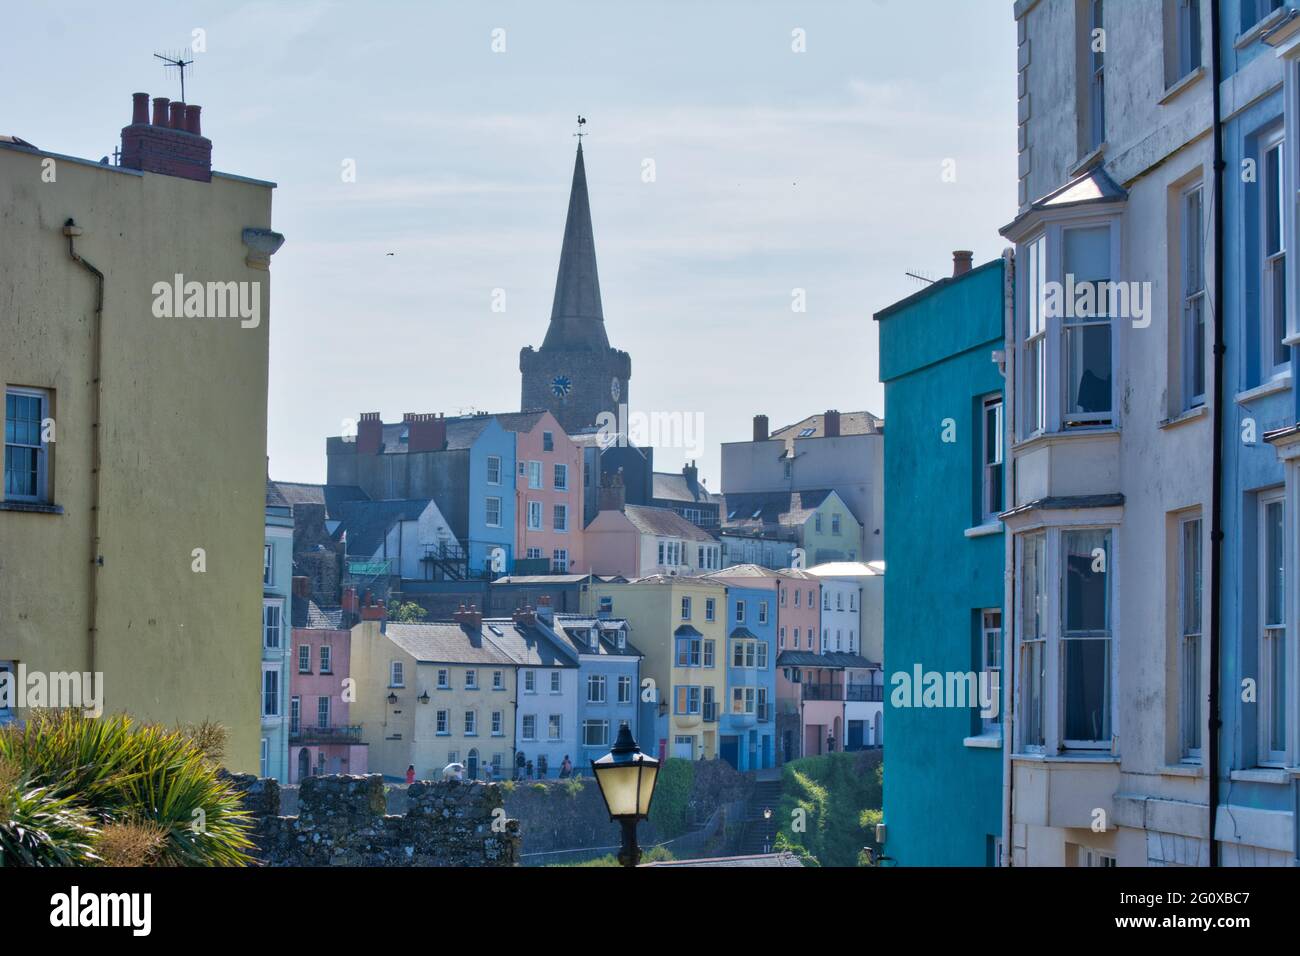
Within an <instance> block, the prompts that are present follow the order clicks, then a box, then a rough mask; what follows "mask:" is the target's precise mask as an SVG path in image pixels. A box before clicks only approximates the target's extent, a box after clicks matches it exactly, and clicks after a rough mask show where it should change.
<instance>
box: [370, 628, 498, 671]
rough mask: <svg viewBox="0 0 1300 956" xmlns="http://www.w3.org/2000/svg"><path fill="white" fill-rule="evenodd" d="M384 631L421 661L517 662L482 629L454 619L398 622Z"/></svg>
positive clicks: (426, 662) (442, 662) (467, 662)
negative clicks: (411, 622) (488, 639)
mask: <svg viewBox="0 0 1300 956" xmlns="http://www.w3.org/2000/svg"><path fill="white" fill-rule="evenodd" d="M384 634H385V635H386V636H387V637H388V639H389V640H391V641H392V642H393V643H394V644H396V645H397V646H398V647H400V648H401V649H402V650H404V651H406V653H408V654H410V655H411V656H412V657H414V658H415V659H416V660H417V661H418V662H420V663H421V664H514V663H515V660H514V659H513V658H512V657H511V656H510V655H509V654H507V653H506V652H505V651H503V650H502V649H501V648H500V647H498V646H497V645H496V644H494V643H492V642H491V641H487V640H484V638H483V634H482V632H481V631H480V630H475V629H471V628H468V627H465V626H464V625H462V624H456V623H454V622H451V621H439V622H436V623H432V624H394V623H392V622H391V621H390V622H389V623H388V624H387V625H386V626H385V628H384Z"/></svg>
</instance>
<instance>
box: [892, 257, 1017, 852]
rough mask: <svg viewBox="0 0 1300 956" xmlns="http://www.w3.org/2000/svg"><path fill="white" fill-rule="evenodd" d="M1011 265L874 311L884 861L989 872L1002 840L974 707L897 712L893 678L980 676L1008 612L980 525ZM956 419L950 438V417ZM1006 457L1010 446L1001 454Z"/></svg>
mask: <svg viewBox="0 0 1300 956" xmlns="http://www.w3.org/2000/svg"><path fill="white" fill-rule="evenodd" d="M1004 270H1005V267H1004V265H1003V262H1002V260H1001V259H998V260H995V261H993V262H991V263H988V264H986V265H983V266H981V267H979V268H978V269H974V270H972V271H971V272H969V273H967V274H966V275H964V276H962V277H961V278H959V279H953V280H945V281H943V282H942V283H939V284H937V285H935V286H932V287H930V288H929V289H927V290H924V291H923V292H922V293H919V294H918V295H916V296H913V297H911V298H910V299H908V300H904V302H903V303H899V304H898V305H896V306H893V307H891V308H890V309H887V310H885V311H884V312H882V313H879V314H878V315H877V319H878V320H879V322H880V353H881V355H880V367H881V380H882V381H883V382H884V384H885V422H886V425H885V569H886V573H885V612H884V620H885V717H884V721H885V750H884V762H885V771H884V783H885V787H884V821H885V824H886V827H887V833H886V843H885V847H884V852H885V854H886V855H887V856H888V857H890V858H891V859H892V860H893V861H895V864H896V865H898V866H984V865H987V864H989V863H992V862H994V861H993V859H992V852H991V848H992V838H993V837H995V836H997V835H998V834H999V833H1000V831H1001V799H1002V797H1001V789H1002V749H1001V746H1000V745H998V746H995V747H981V748H976V747H970V746H967V745H966V744H965V743H964V741H965V739H966V738H967V737H971V736H974V735H977V734H979V733H980V732H981V727H980V716H979V712H978V709H968V708H960V709H959V708H954V707H931V708H916V707H899V706H896V701H895V699H894V698H895V687H896V684H895V682H894V677H895V675H896V674H899V673H905V674H908V675H911V674H912V672H913V667H914V665H916V664H920V665H921V667H922V668H923V670H924V671H939V672H949V671H951V672H970V671H973V672H976V673H978V672H979V670H980V667H981V655H980V638H979V634H980V610H981V609H984V608H1001V606H1002V597H1003V591H1002V587H1003V574H1002V569H1003V536H1002V532H1001V531H998V532H995V533H993V534H987V535H984V536H981V537H973V538H968V537H966V535H965V531H966V529H968V528H971V527H974V526H976V525H979V524H980V523H981V521H980V518H979V510H980V507H979V506H980V492H979V489H980V487H981V475H982V468H981V462H980V460H979V459H980V455H981V448H982V442H981V438H980V435H981V431H980V425H979V422H980V412H981V406H982V401H983V399H984V398H986V397H988V396H990V395H1001V394H1002V392H1003V379H1002V375H1001V373H1000V372H999V371H998V366H997V364H996V363H995V362H994V361H993V360H992V357H991V353H992V352H993V351H994V350H995V349H1000V348H1002V314H1003V312H1002V310H1003V275H1004ZM945 419H952V420H953V422H952V424H953V426H954V427H953V430H952V437H953V438H955V440H954V441H952V442H950V443H949V442H944V441H943V437H944V420H945ZM1004 458H1005V451H1004Z"/></svg>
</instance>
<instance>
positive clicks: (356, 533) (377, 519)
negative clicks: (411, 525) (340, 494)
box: [332, 498, 433, 557]
mask: <svg viewBox="0 0 1300 956" xmlns="http://www.w3.org/2000/svg"><path fill="white" fill-rule="evenodd" d="M432 500H433V499H432V498H411V499H404V500H397V501H345V502H343V503H342V504H340V505H339V509H338V511H337V512H336V513H335V514H333V515H332V517H335V518H338V519H339V521H340V522H341V524H340V526H339V533H340V534H341V533H342V532H344V531H346V532H347V535H348V553H349V554H351V555H354V556H365V557H369V556H370V555H372V554H374V553H375V552H376V551H378V550H379V547H380V545H382V544H383V543H384V537H385V536H386V535H387V534H388V531H389V529H390V528H392V527H393V525H395V524H397V522H399V521H414V520H416V519H417V518H419V517H420V515H421V514H423V513H424V509H425V508H427V507H429V502H430V501H432Z"/></svg>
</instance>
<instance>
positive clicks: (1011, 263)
mask: <svg viewBox="0 0 1300 956" xmlns="http://www.w3.org/2000/svg"><path fill="white" fill-rule="evenodd" d="M1002 269H1003V271H1002V323H1003V328H1004V329H1007V330H1010V331H1011V333H1012V334H1011V335H1010V336H1007V335H1006V334H1004V335H1003V343H1002V347H1003V349H1004V350H1005V351H1004V354H1003V359H1002V363H1001V364H1002V367H1001V369H1000V371H1001V372H1002V378H1003V380H1004V381H1005V380H1006V379H1007V378H1008V373H1009V372H1011V369H1012V367H1011V364H1010V363H1011V362H1012V357H1011V356H1012V352H1013V350H1014V342H1015V334H1014V332H1015V327H1016V295H1015V292H1016V252H1015V250H1014V249H1011V248H1007V249H1003V250H1002ZM1008 343H1011V344H1010V345H1009V344H1008ZM1006 395H1007V388H1006V386H1005V385H1003V388H1002V396H1003V400H1002V416H1003V427H1002V434H1003V443H1004V444H1005V445H1007V446H1008V447H1007V448H1005V449H1003V454H1002V460H1003V462H1004V464H1003V466H1002V502H1003V507H1006V503H1007V501H1008V496H1007V489H1008V488H1012V487H1014V486H1015V482H1014V481H1012V479H1011V478H1010V477H1009V476H1010V475H1011V468H1010V467H1008V466H1009V465H1010V464H1011V456H1010V455H1008V454H1007V451H1009V450H1010V449H1009V446H1010V442H1009V441H1007V439H1006V436H1008V435H1014V434H1015V433H1016V432H1015V429H1016V427H1017V422H1016V415H1015V411H1014V409H1013V408H1012V406H1013V405H1014V403H1013V402H1008V401H1007V400H1006ZM1002 535H1003V542H1002V553H1003V560H1002V565H1003V570H1002V576H1003V585H1002V593H1003V599H1004V600H1005V601H1006V604H1007V606H1006V608H1004V609H1003V611H1002V672H1003V674H1005V675H1006V677H1005V682H1006V686H1005V687H1003V688H1000V693H1001V694H1002V702H1001V704H1002V859H1001V860H997V861H996V865H998V866H1011V859H1012V849H1013V848H1014V844H1015V841H1014V838H1013V836H1012V832H1011V801H1012V798H1013V797H1014V793H1013V790H1014V786H1015V782H1014V775H1013V774H1012V767H1011V751H1012V749H1013V745H1012V739H1013V734H1012V729H1013V728H1012V721H1011V711H1012V708H1013V707H1014V706H1015V704H1014V701H1015V696H1016V695H1015V686H1016V653H1015V636H1014V635H1015V617H1014V613H1015V607H1016V573H1015V555H1016V546H1015V541H1014V539H1013V538H1012V537H1011V535H1009V534H1007V531H1006V527H1005V526H1004V527H1003V530H1002Z"/></svg>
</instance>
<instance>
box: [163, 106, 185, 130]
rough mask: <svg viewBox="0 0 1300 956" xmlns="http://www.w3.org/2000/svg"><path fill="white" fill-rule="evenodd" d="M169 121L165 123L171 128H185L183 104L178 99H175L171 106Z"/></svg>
mask: <svg viewBox="0 0 1300 956" xmlns="http://www.w3.org/2000/svg"><path fill="white" fill-rule="evenodd" d="M169 108H170V109H171V121H170V122H169V123H168V124H167V125H168V126H170V127H171V128H172V129H179V130H184V129H185V104H184V103H182V102H181V101H180V100H175V101H174V102H173V103H172V104H171V106H170V107H169Z"/></svg>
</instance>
